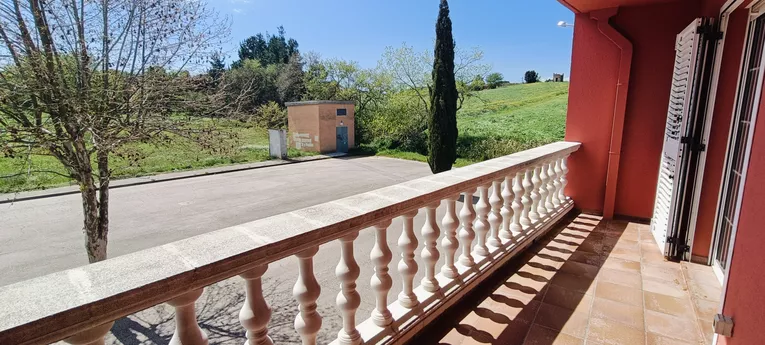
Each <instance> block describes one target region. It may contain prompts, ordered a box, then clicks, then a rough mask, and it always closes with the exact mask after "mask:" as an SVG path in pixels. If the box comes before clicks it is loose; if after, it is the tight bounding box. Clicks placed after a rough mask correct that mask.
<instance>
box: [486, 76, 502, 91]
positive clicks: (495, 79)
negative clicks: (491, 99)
mask: <svg viewBox="0 0 765 345" xmlns="http://www.w3.org/2000/svg"><path fill="white" fill-rule="evenodd" d="M504 79H505V77H504V76H502V73H496V72H495V73H492V74H489V75H488V76H486V84H487V85H488V86H489V88H490V89H496V88H498V87H499V86H500V85H502V83H503V82H504Z"/></svg>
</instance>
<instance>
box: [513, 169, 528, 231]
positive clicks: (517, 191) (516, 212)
mask: <svg viewBox="0 0 765 345" xmlns="http://www.w3.org/2000/svg"><path fill="white" fill-rule="evenodd" d="M525 175H526V174H525V173H524V172H522V171H519V172H518V173H517V174H516V175H515V179H514V180H513V194H514V195H515V198H513V222H512V223H511V224H510V232H511V233H512V234H513V238H516V237H517V236H520V234H521V232H523V225H522V223H521V219H522V218H521V217H522V216H523V209H524V206H523V196H524V195H525V194H524V193H525V190H524V189H523V177H524V176H525Z"/></svg>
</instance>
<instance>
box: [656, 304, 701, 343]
mask: <svg viewBox="0 0 765 345" xmlns="http://www.w3.org/2000/svg"><path fill="white" fill-rule="evenodd" d="M645 327H646V330H647V331H649V332H652V333H656V334H658V335H662V336H665V337H670V338H677V339H683V340H685V341H690V342H699V341H702V340H703V339H702V338H701V334H699V329H698V326H697V324H696V321H695V320H694V321H691V320H688V319H683V318H679V317H675V316H672V315H668V314H664V313H659V312H655V311H652V310H646V311H645Z"/></svg>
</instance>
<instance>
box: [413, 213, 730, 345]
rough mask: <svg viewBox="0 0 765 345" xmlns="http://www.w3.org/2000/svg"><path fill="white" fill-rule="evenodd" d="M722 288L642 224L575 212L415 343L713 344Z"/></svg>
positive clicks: (706, 269)
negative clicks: (667, 253)
mask: <svg viewBox="0 0 765 345" xmlns="http://www.w3.org/2000/svg"><path fill="white" fill-rule="evenodd" d="M720 291H721V289H720V284H719V283H718V281H717V278H716V277H715V275H714V273H713V272H712V270H711V268H710V267H707V266H701V265H695V264H689V263H675V262H668V261H666V260H665V259H664V258H663V257H662V255H661V254H660V251H659V249H658V247H657V246H656V243H655V242H654V239H653V237H652V236H651V233H650V229H649V226H648V225H644V224H637V223H631V222H625V221H601V220H600V218H599V217H594V216H590V215H579V216H577V217H576V218H574V217H571V218H569V219H567V220H564V221H563V222H562V224H561V225H560V226H559V227H558V228H556V229H553V230H552V231H551V233H550V234H548V235H547V236H545V237H544V238H542V239H541V240H540V241H539V242H538V243H536V244H535V245H533V246H532V247H531V248H529V249H528V250H527V251H526V254H525V255H524V256H522V257H520V258H518V259H516V260H515V262H512V263H510V264H509V265H507V267H504V268H502V272H500V273H499V274H497V275H495V277H492V278H491V279H490V280H489V281H487V282H486V283H485V284H483V286H482V287H481V290H480V291H477V292H476V293H474V294H472V295H469V296H467V297H466V298H465V299H463V301H461V302H460V303H459V304H457V305H456V307H455V308H452V309H451V310H450V311H449V312H447V313H446V314H445V315H444V317H441V318H439V320H440V321H439V322H437V323H434V324H433V325H431V326H430V327H428V328H427V329H426V330H425V331H424V332H422V333H421V334H420V336H418V337H417V338H416V339H414V340H413V342H412V343H413V344H415V343H416V344H449V345H456V344H503V345H512V344H535V345H539V344H619V345H631V344H648V345H654V344H656V345H659V344H662V345H663V344H711V342H712V339H711V334H712V331H711V329H712V323H711V320H712V319H713V315H714V314H715V313H716V312H717V307H718V304H719V301H718V299H719V296H720ZM702 330H703V331H702Z"/></svg>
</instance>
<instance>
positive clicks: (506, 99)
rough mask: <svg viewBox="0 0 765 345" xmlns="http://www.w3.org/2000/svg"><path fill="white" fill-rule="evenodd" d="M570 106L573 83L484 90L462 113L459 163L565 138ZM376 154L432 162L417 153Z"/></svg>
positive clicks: (492, 156)
mask: <svg viewBox="0 0 765 345" xmlns="http://www.w3.org/2000/svg"><path fill="white" fill-rule="evenodd" d="M567 105H568V83H535V84H519V85H510V86H507V87H503V88H499V89H494V90H485V91H481V92H479V93H478V94H477V95H476V97H472V98H469V99H467V100H466V101H465V104H464V105H463V107H462V109H460V111H459V112H458V113H457V127H458V129H459V138H458V143H457V155H458V157H459V158H458V159H457V162H456V166H464V165H468V164H472V163H475V162H480V161H483V160H487V159H491V158H495V157H500V156H504V155H508V154H512V153H515V152H518V151H523V150H527V149H530V148H534V147H537V146H541V145H545V144H549V143H551V142H555V141H560V140H563V137H564V135H565V131H566V109H567ZM377 154H378V155H383V156H390V157H396V158H403V159H412V160H418V161H427V157H425V156H423V155H421V154H417V153H412V152H401V151H395V150H384V151H380V152H378V153H377Z"/></svg>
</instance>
